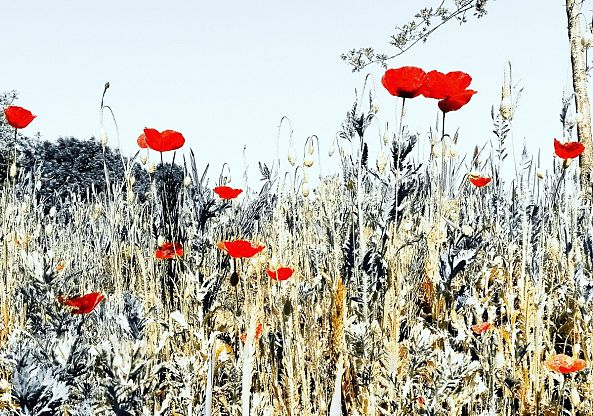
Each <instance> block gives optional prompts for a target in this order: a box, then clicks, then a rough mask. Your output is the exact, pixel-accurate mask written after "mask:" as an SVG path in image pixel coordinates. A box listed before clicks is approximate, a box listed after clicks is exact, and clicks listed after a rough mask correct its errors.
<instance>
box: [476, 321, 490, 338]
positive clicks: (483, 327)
mask: <svg viewBox="0 0 593 416" xmlns="http://www.w3.org/2000/svg"><path fill="white" fill-rule="evenodd" d="M491 327H492V324H491V323H490V322H480V323H479V324H475V325H472V331H474V334H476V335H482V332H485V331H488V330H489V329H490V328H491Z"/></svg>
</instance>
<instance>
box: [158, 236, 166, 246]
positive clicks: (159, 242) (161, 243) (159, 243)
mask: <svg viewBox="0 0 593 416" xmlns="http://www.w3.org/2000/svg"><path fill="white" fill-rule="evenodd" d="M165 241H166V240H165V237H163V236H162V235H159V238H158V239H157V242H156V244H157V246H159V247H162V245H163V244H165Z"/></svg>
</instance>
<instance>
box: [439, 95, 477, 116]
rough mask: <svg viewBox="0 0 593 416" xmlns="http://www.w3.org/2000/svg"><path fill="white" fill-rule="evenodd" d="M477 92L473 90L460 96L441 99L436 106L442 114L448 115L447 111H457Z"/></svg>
mask: <svg viewBox="0 0 593 416" xmlns="http://www.w3.org/2000/svg"><path fill="white" fill-rule="evenodd" d="M476 93H477V91H474V90H465V91H463V92H461V93H460V94H455V95H451V96H449V97H447V98H444V99H442V100H441V101H439V103H438V106H439V108H440V109H441V111H442V112H443V113H448V112H449V111H457V110H459V109H460V108H461V107H463V106H464V105H466V104H467V103H469V100H471V99H472V96H473V95H474V94H476Z"/></svg>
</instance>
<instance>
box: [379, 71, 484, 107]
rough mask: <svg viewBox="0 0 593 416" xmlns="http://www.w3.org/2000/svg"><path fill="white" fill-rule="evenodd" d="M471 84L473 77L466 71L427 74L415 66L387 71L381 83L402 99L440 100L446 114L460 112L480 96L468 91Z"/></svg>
mask: <svg viewBox="0 0 593 416" xmlns="http://www.w3.org/2000/svg"><path fill="white" fill-rule="evenodd" d="M471 82H472V78H471V77H470V76H469V75H468V74H466V73H465V72H461V71H454V72H449V73H446V74H444V73H442V72H439V71H430V72H428V73H426V72H424V70H422V69H421V68H417V67H414V66H404V67H401V68H397V69H388V70H387V71H386V72H385V74H384V75H383V78H382V79H381V83H382V84H383V86H384V87H385V88H386V89H387V91H389V93H390V94H391V95H395V96H397V97H402V98H414V97H417V96H419V95H423V96H425V97H426V98H435V99H437V100H440V101H439V103H438V106H439V108H440V109H441V111H442V112H443V113H448V112H449V111H457V110H459V109H460V108H461V107H463V106H464V105H466V104H467V103H468V102H469V101H470V100H471V98H472V96H473V95H474V94H476V93H477V91H474V90H468V89H467V87H469V84H470V83H471Z"/></svg>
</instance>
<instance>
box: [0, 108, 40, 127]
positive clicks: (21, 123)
mask: <svg viewBox="0 0 593 416" xmlns="http://www.w3.org/2000/svg"><path fill="white" fill-rule="evenodd" d="M4 116H5V117H6V121H7V122H8V124H10V125H11V126H12V127H14V128H15V129H24V128H25V127H27V126H28V125H29V124H30V123H31V122H32V121H33V119H34V118H35V117H37V116H36V115H34V114H33V113H31V112H30V111H29V110H26V109H24V108H23V107H19V106H16V105H10V106H8V107H6V108H5V109H4Z"/></svg>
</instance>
